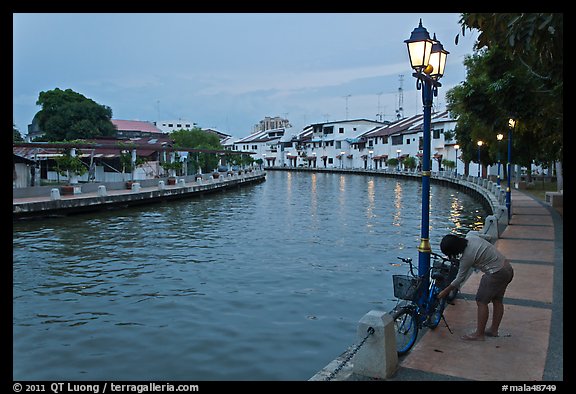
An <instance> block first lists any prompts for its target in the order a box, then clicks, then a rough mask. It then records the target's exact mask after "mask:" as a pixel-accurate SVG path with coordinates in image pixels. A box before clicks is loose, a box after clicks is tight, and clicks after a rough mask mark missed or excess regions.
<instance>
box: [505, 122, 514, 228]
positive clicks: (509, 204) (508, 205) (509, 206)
mask: <svg viewBox="0 0 576 394" xmlns="http://www.w3.org/2000/svg"><path fill="white" fill-rule="evenodd" d="M514 127H516V121H515V120H514V119H512V118H510V119H509V120H508V186H507V187H506V208H507V209H508V221H510V219H512V194H511V189H510V178H512V171H511V170H512V131H513V130H514Z"/></svg>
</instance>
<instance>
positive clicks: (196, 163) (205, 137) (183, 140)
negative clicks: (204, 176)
mask: <svg viewBox="0 0 576 394" xmlns="http://www.w3.org/2000/svg"><path fill="white" fill-rule="evenodd" d="M170 138H171V139H172V141H174V147H175V148H194V149H209V150H222V149H223V148H222V144H221V143H220V138H218V136H217V135H216V134H213V133H208V132H206V131H203V130H202V129H200V128H199V127H194V128H193V129H192V130H185V129H181V130H175V131H173V132H172V133H170ZM218 161H219V158H218V156H217V155H216V154H215V153H196V154H195V157H194V158H193V159H191V160H190V163H191V164H192V165H193V167H195V170H197V169H198V167H200V168H202V169H204V170H205V171H210V170H212V169H214V168H216V166H218Z"/></svg>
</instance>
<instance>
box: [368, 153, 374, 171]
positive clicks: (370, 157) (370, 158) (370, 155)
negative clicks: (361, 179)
mask: <svg viewBox="0 0 576 394" xmlns="http://www.w3.org/2000/svg"><path fill="white" fill-rule="evenodd" d="M373 153H374V151H373V150H369V151H368V156H369V160H370V169H372V154H373Z"/></svg>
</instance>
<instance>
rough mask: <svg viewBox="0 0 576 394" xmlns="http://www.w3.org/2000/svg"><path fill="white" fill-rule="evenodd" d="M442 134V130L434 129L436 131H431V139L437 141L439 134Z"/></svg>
mask: <svg viewBox="0 0 576 394" xmlns="http://www.w3.org/2000/svg"><path fill="white" fill-rule="evenodd" d="M442 132H444V129H436V130H432V138H434V139H435V140H437V139H438V138H440V134H441V133H442Z"/></svg>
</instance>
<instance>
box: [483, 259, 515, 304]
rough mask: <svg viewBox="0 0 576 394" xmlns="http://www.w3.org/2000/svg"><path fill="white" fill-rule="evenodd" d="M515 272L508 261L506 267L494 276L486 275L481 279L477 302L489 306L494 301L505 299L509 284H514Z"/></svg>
mask: <svg viewBox="0 0 576 394" xmlns="http://www.w3.org/2000/svg"><path fill="white" fill-rule="evenodd" d="M513 277H514V270H513V269H512V266H511V265H510V263H508V261H506V263H504V267H502V269H500V270H499V271H497V272H494V273H493V274H484V275H482V279H480V285H479V286H478V292H477V293H476V302H480V303H482V304H489V303H490V302H492V301H500V302H502V299H503V298H504V293H505V292H506V288H507V287H508V284H509V283H510V282H512V278H513Z"/></svg>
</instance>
